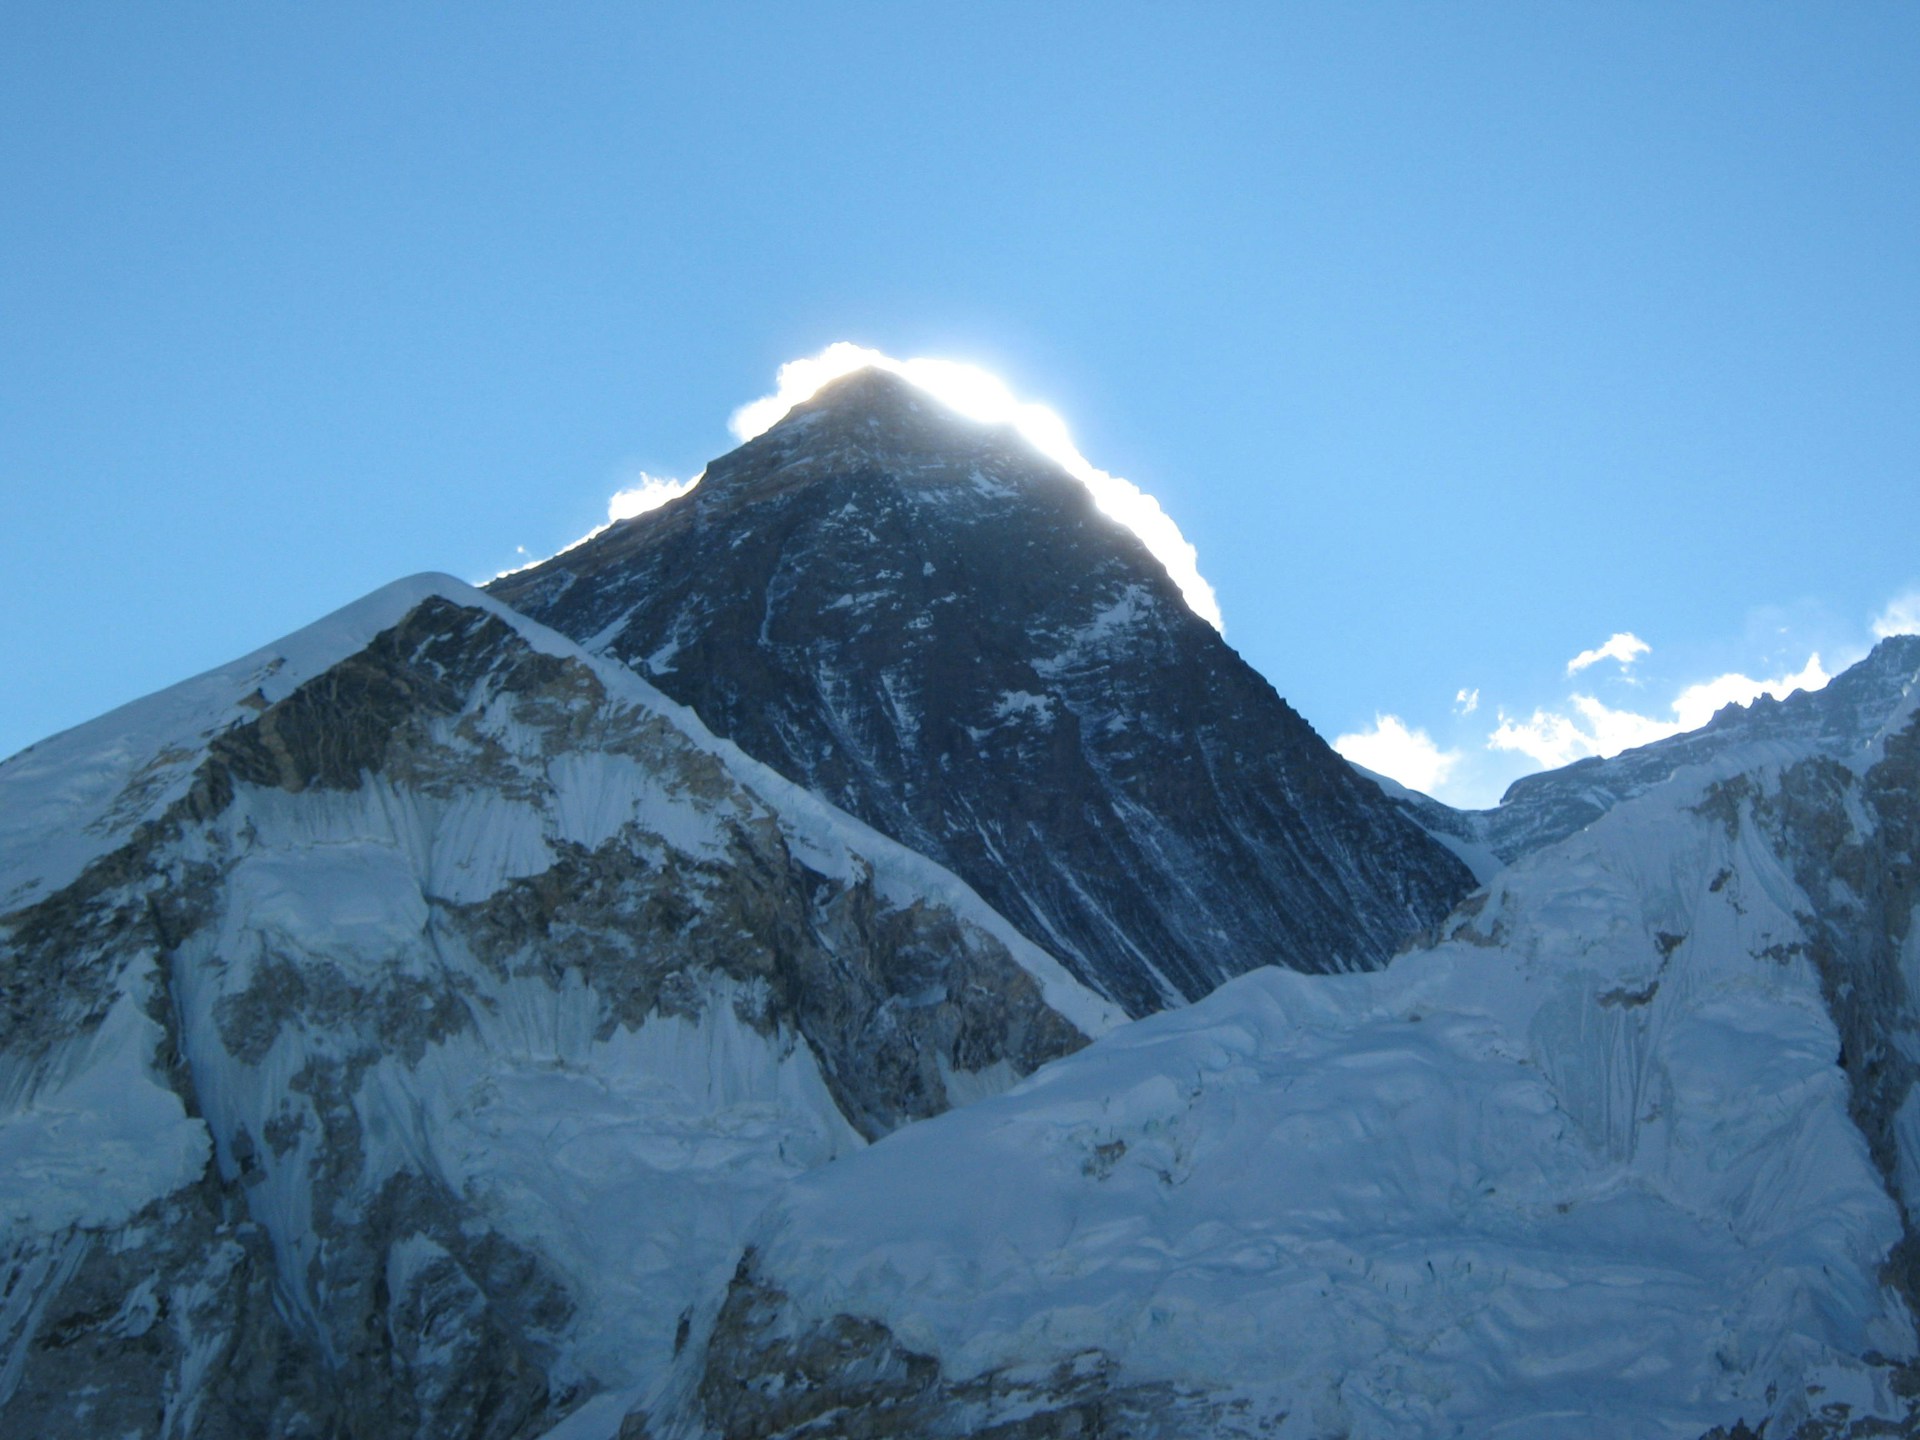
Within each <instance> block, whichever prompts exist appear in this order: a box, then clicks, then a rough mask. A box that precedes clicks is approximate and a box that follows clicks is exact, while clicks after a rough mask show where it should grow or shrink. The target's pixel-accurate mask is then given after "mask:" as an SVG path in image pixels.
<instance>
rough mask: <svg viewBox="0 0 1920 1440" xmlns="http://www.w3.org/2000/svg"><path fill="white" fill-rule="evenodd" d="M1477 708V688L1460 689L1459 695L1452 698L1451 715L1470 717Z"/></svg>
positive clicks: (1478, 695)
mask: <svg viewBox="0 0 1920 1440" xmlns="http://www.w3.org/2000/svg"><path fill="white" fill-rule="evenodd" d="M1479 708H1480V690H1479V687H1478V686H1476V687H1475V688H1473V689H1472V690H1468V689H1466V688H1464V687H1462V689H1461V690H1460V693H1459V694H1457V695H1455V696H1454V697H1453V713H1454V714H1456V715H1471V714H1472V713H1473V712H1474V711H1476V710H1478V709H1479Z"/></svg>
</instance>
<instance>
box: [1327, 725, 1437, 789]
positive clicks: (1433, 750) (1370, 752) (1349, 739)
mask: <svg viewBox="0 0 1920 1440" xmlns="http://www.w3.org/2000/svg"><path fill="white" fill-rule="evenodd" d="M1333 748H1334V749H1335V750H1338V751H1339V752H1340V753H1341V754H1342V755H1344V756H1345V757H1346V758H1347V759H1349V760H1351V761H1352V762H1353V763H1354V764H1356V765H1364V766H1366V767H1367V769H1369V770H1372V771H1375V772H1376V773H1378V774H1381V775H1385V776H1386V777H1387V778H1388V779H1390V780H1398V781H1399V782H1400V783H1401V784H1402V785H1406V786H1409V787H1411V788H1412V789H1415V790H1424V791H1427V792H1428V793H1432V792H1433V790H1434V789H1436V788H1437V787H1438V786H1441V785H1444V784H1445V783H1446V780H1447V776H1448V775H1450V774H1451V773H1452V772H1453V768H1454V766H1456V765H1458V764H1459V763H1460V752H1459V751H1458V750H1442V749H1441V748H1440V747H1439V746H1438V745H1436V744H1434V742H1433V737H1432V736H1431V735H1429V734H1427V732H1426V731H1424V730H1414V729H1411V728H1409V727H1408V725H1407V723H1406V722H1405V721H1404V720H1402V719H1401V718H1400V717H1399V716H1398V715H1376V716H1374V717H1373V728H1372V729H1371V730H1362V731H1360V732H1358V733H1357V734H1353V735H1339V736H1335V737H1334V741H1333Z"/></svg>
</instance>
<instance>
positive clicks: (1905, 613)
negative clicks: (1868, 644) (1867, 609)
mask: <svg viewBox="0 0 1920 1440" xmlns="http://www.w3.org/2000/svg"><path fill="white" fill-rule="evenodd" d="M1889 635H1920V590H1909V591H1907V593H1906V594H1904V595H1901V596H1899V597H1897V598H1895V599H1894V600H1892V601H1890V602H1889V603H1888V605H1887V608H1886V609H1884V610H1882V611H1881V612H1880V613H1879V614H1878V615H1876V616H1875V617H1874V620H1873V638H1874V639H1876V640H1884V639H1886V638H1887V637H1888V636H1889Z"/></svg>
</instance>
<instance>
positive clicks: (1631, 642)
mask: <svg viewBox="0 0 1920 1440" xmlns="http://www.w3.org/2000/svg"><path fill="white" fill-rule="evenodd" d="M1651 649H1653V647H1652V646H1651V645H1649V644H1647V642H1646V641H1644V640H1642V639H1641V638H1640V637H1639V636H1638V635H1630V634H1628V633H1627V632H1626V631H1625V630H1617V631H1615V632H1614V633H1613V634H1612V635H1611V636H1609V637H1608V639H1607V643H1606V644H1604V645H1596V646H1595V647H1594V648H1593V649H1591V650H1582V651H1581V652H1580V653H1579V654H1578V655H1576V656H1574V657H1573V658H1572V659H1571V660H1569V661H1567V674H1569V675H1578V674H1579V673H1580V672H1581V671H1582V670H1585V669H1586V668H1587V667H1588V666H1590V665H1598V664H1599V663H1600V662H1601V661H1602V660H1618V661H1619V662H1620V668H1621V669H1622V670H1624V669H1626V668H1627V667H1628V666H1630V665H1632V664H1633V662H1634V661H1635V660H1637V659H1639V658H1640V657H1641V656H1642V655H1645V654H1646V653H1647V652H1648V651H1649V650H1651Z"/></svg>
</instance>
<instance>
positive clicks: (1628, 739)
mask: <svg viewBox="0 0 1920 1440" xmlns="http://www.w3.org/2000/svg"><path fill="white" fill-rule="evenodd" d="M1614 638H1615V639H1618V638H1620V637H1618V636H1615V637H1614ZM1629 638H1631V637H1629ZM1609 643H1611V642H1609ZM1623 663H1624V662H1623ZM1829 678H1831V677H1829V676H1828V674H1827V672H1826V670H1825V669H1824V668H1823V667H1822V666H1821V664H1820V657H1819V655H1817V654H1815V655H1810V656H1808V657H1807V663H1806V664H1805V665H1803V666H1802V667H1801V668H1800V669H1799V671H1798V672H1796V673H1794V674H1790V675H1781V676H1779V677H1777V678H1776V679H1772V680H1756V679H1754V678H1753V677H1752V676H1750V675H1741V674H1737V673H1734V674H1727V675H1719V676H1715V677H1714V678H1713V679H1711V680H1703V681H1701V682H1700V683H1699V684H1697V685H1689V686H1687V688H1686V689H1684V690H1682V691H1681V692H1680V693H1679V695H1677V696H1676V697H1674V701H1673V704H1672V706H1671V709H1672V711H1673V718H1672V719H1671V720H1661V719H1657V718H1655V717H1654V716H1651V715H1640V714H1636V713H1635V712H1633V711H1631V710H1616V709H1614V708H1613V707H1612V706H1610V705H1608V704H1606V703H1605V702H1604V701H1602V700H1599V699H1597V698H1595V697H1594V696H1592V695H1573V696H1570V697H1569V699H1568V704H1569V705H1570V706H1571V707H1572V710H1573V712H1574V713H1573V714H1571V715H1569V714H1567V713H1565V712H1564V711H1556V710H1546V709H1540V710H1535V711H1534V712H1533V714H1532V715H1531V716H1530V717H1529V718H1527V719H1525V720H1514V719H1512V718H1510V717H1509V716H1508V715H1507V714H1506V713H1505V712H1504V711H1503V712H1501V715H1500V725H1499V728H1498V729H1496V730H1495V731H1494V732H1493V733H1492V734H1491V735H1489V736H1488V737H1487V747H1488V748H1489V749H1492V750H1515V751H1518V752H1520V753H1521V754H1523V755H1526V756H1528V757H1530V758H1531V759H1533V760H1534V761H1535V762H1536V763H1537V764H1539V765H1540V766H1541V767H1542V768H1543V769H1549V770H1550V769H1555V768H1557V767H1559V766H1561V765H1567V764H1571V763H1572V762H1573V761H1575V760H1578V759H1581V758H1582V757H1584V756H1587V755H1602V756H1605V755H1617V754H1619V753H1620V752H1621V751H1622V750H1630V749H1632V748H1633V747H1634V746H1636V745H1648V744H1651V743H1652V742H1653V741H1655V740H1663V739H1665V738H1666V737H1667V736H1669V735H1678V734H1680V733H1681V732H1682V731H1685V730H1697V729H1699V728H1700V727H1701V726H1702V725H1704V724H1706V723H1707V721H1709V720H1711V719H1712V718H1713V716H1714V713H1715V712H1716V711H1718V710H1719V709H1720V708H1721V707H1722V706H1724V705H1733V704H1740V705H1747V704H1751V703H1752V702H1753V701H1754V700H1756V699H1758V698H1759V697H1760V696H1762V695H1771V696H1773V697H1774V698H1775V699H1783V698H1784V697H1786V696H1788V695H1790V694H1792V693H1793V692H1794V691H1795V690H1818V689H1819V688H1820V687H1821V686H1823V685H1825V684H1826V683H1827V681H1828V679H1829Z"/></svg>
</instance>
